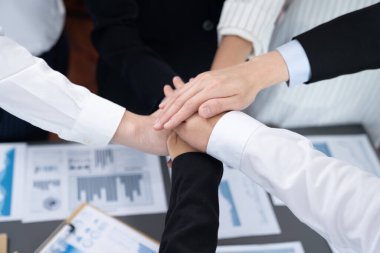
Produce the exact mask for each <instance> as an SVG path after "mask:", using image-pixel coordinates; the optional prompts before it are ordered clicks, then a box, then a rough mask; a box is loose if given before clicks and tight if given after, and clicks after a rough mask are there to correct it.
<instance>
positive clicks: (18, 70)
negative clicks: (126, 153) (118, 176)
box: [0, 36, 125, 145]
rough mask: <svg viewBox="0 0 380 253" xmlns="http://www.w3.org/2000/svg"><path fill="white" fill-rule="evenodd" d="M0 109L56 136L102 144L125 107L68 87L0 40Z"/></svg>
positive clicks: (10, 42)
mask: <svg viewBox="0 0 380 253" xmlns="http://www.w3.org/2000/svg"><path fill="white" fill-rule="evenodd" d="M0 59H1V60H0V107H1V108H3V109H4V110H6V111H8V112H9V113H11V114H13V115H15V116H16V117H18V118H21V119H23V120H25V121H27V122H29V123H31V124H33V125H35V126H37V127H39V128H42V129H45V130H47V131H50V132H53V133H57V134H58V135H59V136H60V137H61V138H63V139H65V140H69V141H75V142H80V143H84V144H93V145H106V144H107V143H109V142H110V140H111V139H112V137H113V135H114V134H115V132H116V130H117V127H118V126H119V124H120V121H121V119H122V116H123V114H124V112H125V109H124V108H123V107H121V106H119V105H116V104H114V103H112V102H110V101H108V100H105V99H103V98H101V97H99V96H97V95H95V94H93V93H91V92H90V91H89V90H87V89H86V88H84V87H82V86H79V85H75V84H73V83H71V82H70V81H69V80H68V79H67V78H66V77H65V76H63V75H62V74H60V73H59V72H56V71H54V70H52V69H51V68H50V67H49V66H48V65H47V64H46V63H45V62H44V61H43V60H42V59H40V58H37V57H34V56H32V55H31V54H30V53H29V52H28V51H27V50H26V49H25V48H23V47H21V46H20V45H18V44H17V43H16V42H14V41H13V40H11V39H9V38H7V37H4V36H0Z"/></svg>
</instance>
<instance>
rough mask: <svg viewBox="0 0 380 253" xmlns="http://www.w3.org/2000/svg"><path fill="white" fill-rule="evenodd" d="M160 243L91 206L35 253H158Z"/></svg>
mask: <svg viewBox="0 0 380 253" xmlns="http://www.w3.org/2000/svg"><path fill="white" fill-rule="evenodd" d="M158 247H159V244H158V242H157V241H154V240H153V239H151V238H149V237H147V236H146V235H144V234H142V233H140V232H139V231H137V230H135V229H134V228H132V227H130V226H128V225H127V224H124V223H122V222H120V221H118V220H117V219H114V218H112V217H110V216H108V215H106V214H104V213H103V212H101V211H100V210H98V209H95V208H93V207H92V206H89V205H84V206H81V207H80V208H79V209H77V210H76V211H75V212H74V213H73V214H72V215H71V216H70V217H69V218H68V219H67V220H66V221H65V222H64V223H63V224H62V225H61V226H60V227H59V228H58V229H56V231H55V232H54V233H53V234H52V235H51V236H50V237H49V238H48V239H47V240H46V242H45V243H43V245H41V246H40V248H38V249H37V250H36V251H35V253H105V252H112V253H157V252H158Z"/></svg>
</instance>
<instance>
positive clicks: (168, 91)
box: [158, 76, 185, 109]
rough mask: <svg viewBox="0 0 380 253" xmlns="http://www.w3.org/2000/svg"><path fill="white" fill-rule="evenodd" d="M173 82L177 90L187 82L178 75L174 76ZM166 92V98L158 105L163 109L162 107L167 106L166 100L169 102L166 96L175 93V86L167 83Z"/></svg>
mask: <svg viewBox="0 0 380 253" xmlns="http://www.w3.org/2000/svg"><path fill="white" fill-rule="evenodd" d="M173 84H174V87H175V88H176V90H179V89H181V88H182V87H184V86H185V83H184V82H183V81H182V79H181V78H180V77H178V76H175V77H174V78H173ZM166 86H169V87H166ZM164 93H165V99H164V100H163V101H162V102H161V103H160V104H159V105H158V108H160V109H162V108H164V107H165V105H166V102H167V99H166V97H169V96H171V95H173V93H174V90H173V88H172V87H171V86H170V85H168V84H167V85H165V86H164Z"/></svg>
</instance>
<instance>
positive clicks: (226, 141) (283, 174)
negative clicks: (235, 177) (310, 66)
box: [176, 111, 380, 253]
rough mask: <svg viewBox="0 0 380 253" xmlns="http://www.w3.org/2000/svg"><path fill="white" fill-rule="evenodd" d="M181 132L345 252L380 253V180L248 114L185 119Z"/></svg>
mask: <svg viewBox="0 0 380 253" xmlns="http://www.w3.org/2000/svg"><path fill="white" fill-rule="evenodd" d="M176 132H177V134H179V136H180V137H181V138H182V139H184V140H185V141H186V142H187V143H189V144H190V145H192V146H193V147H195V148H196V149H198V150H201V151H205V152H207V154H209V155H211V156H213V157H215V158H217V159H218V160H220V161H222V162H223V163H224V164H226V165H227V167H229V168H230V169H238V170H240V171H242V172H243V173H244V174H246V175H247V176H248V177H249V178H250V179H252V181H253V182H255V183H257V184H259V185H260V186H262V187H263V188H264V189H265V190H266V191H268V192H269V193H271V194H273V195H274V196H276V197H278V198H279V199H281V200H282V201H283V202H284V203H285V204H286V205H287V206H288V207H289V209H290V210H291V211H292V212H293V213H294V214H295V215H296V216H297V217H298V218H299V219H300V220H301V221H302V222H304V223H305V224H307V225H309V226H310V227H311V228H313V229H314V230H315V231H317V232H318V233H319V234H320V235H322V236H323V237H324V238H325V239H326V240H327V241H328V242H329V243H330V245H332V246H333V247H334V248H335V249H336V250H337V251H338V252H341V253H378V252H380V215H379V213H380V198H379V197H378V195H379V192H380V178H378V177H377V176H375V175H373V174H370V173H367V172H365V171H363V170H361V169H359V168H357V167H355V166H353V165H350V164H347V163H346V162H343V161H340V160H338V159H335V158H332V157H327V156H326V155H325V154H323V153H321V152H319V151H317V150H315V149H314V148H313V145H312V143H311V142H310V141H309V140H308V139H307V138H305V137H303V136H301V135H299V134H296V133H293V132H291V131H288V130H284V129H275V128H269V127H267V126H265V125H264V124H262V123H260V122H259V121H257V120H255V119H253V118H251V117H249V116H248V115H246V114H244V113H242V112H237V111H232V112H229V113H227V114H225V115H224V116H222V117H221V116H217V117H214V118H210V119H204V118H201V117H199V116H198V115H194V116H192V117H191V118H190V119H187V120H186V122H184V123H183V124H182V125H180V126H179V127H178V128H177V129H176Z"/></svg>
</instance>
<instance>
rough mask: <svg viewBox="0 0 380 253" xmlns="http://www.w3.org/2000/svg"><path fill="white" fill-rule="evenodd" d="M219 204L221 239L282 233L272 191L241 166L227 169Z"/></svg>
mask: <svg viewBox="0 0 380 253" xmlns="http://www.w3.org/2000/svg"><path fill="white" fill-rule="evenodd" d="M219 205H220V226H219V238H220V239H223V238H234V237H241V236H257V235H271V234H279V233H281V230H280V227H279V225H278V222H277V219H276V215H275V214H274V211H273V208H272V205H271V203H270V200H269V197H268V194H267V193H266V192H265V191H264V190H263V189H262V188H261V187H259V186H257V185H256V184H255V183H253V181H252V180H250V179H249V178H248V177H247V176H245V175H244V174H243V173H241V171H239V170H232V169H228V168H225V169H224V174H223V178H222V181H221V183H220V187H219Z"/></svg>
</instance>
